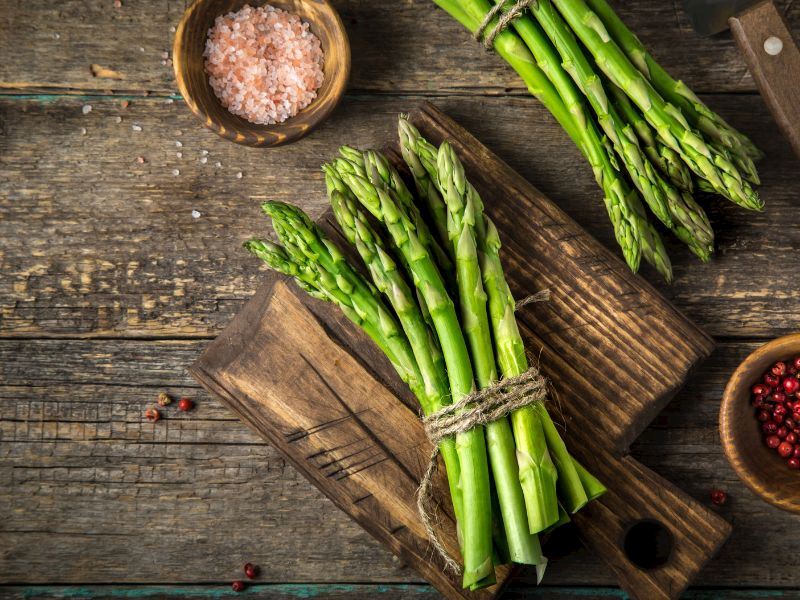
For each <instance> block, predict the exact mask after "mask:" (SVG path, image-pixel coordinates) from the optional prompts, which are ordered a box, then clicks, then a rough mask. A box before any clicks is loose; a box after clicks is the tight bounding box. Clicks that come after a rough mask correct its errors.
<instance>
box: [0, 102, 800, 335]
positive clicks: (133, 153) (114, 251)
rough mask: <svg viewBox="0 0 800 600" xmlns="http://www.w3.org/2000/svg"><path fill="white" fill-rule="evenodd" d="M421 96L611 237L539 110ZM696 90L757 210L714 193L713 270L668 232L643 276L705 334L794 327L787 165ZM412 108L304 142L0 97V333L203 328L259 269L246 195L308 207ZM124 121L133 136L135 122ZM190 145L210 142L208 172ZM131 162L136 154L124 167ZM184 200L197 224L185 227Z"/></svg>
mask: <svg viewBox="0 0 800 600" xmlns="http://www.w3.org/2000/svg"><path fill="white" fill-rule="evenodd" d="M435 100H436V102H437V103H438V105H439V106H440V107H441V108H443V109H444V111H445V112H447V113H448V114H449V115H450V116H452V117H454V118H455V119H456V120H458V121H459V122H460V123H461V124H463V125H464V126H465V127H467V128H469V129H470V130H471V131H473V132H474V133H475V135H476V136H477V137H478V138H479V139H480V140H481V141H482V142H484V143H485V144H486V145H487V146H488V147H489V148H490V149H492V150H493V151H495V152H496V153H497V154H498V155H499V156H501V157H502V158H503V159H504V160H506V161H507V162H508V163H509V164H510V165H511V166H512V167H513V168H515V169H516V170H518V171H519V172H520V173H521V174H522V175H523V176H524V177H526V178H527V179H528V180H529V181H531V182H532V183H534V185H535V186H536V187H538V188H539V189H541V190H542V191H543V192H544V193H545V194H547V195H548V196H549V197H550V198H552V199H553V200H555V201H556V202H557V203H558V204H559V205H560V206H561V207H562V208H563V209H564V210H565V211H566V212H567V213H568V214H569V215H570V216H572V217H573V218H575V219H576V220H577V221H578V222H579V223H580V224H581V225H582V226H584V227H585V228H586V229H587V230H588V231H589V233H591V234H593V235H595V236H596V237H598V238H599V239H600V240H601V241H602V242H603V243H605V244H606V245H607V246H609V247H611V248H614V247H615V242H614V241H613V237H612V231H611V226H610V224H609V222H608V217H607V216H606V214H605V209H604V207H603V205H602V202H601V200H600V197H599V191H598V189H597V186H596V184H595V183H594V181H593V178H592V175H591V172H590V170H589V167H588V166H587V164H586V163H585V162H584V161H583V160H582V159H581V158H580V156H579V155H578V152H577V150H576V149H575V148H574V147H573V146H572V145H571V142H570V141H569V140H568V138H567V136H566V135H565V134H564V133H563V132H562V131H561V130H560V129H559V128H558V126H557V125H556V124H555V123H554V122H553V120H552V119H551V117H550V116H549V115H547V114H545V112H544V111H543V109H542V108H541V107H540V106H539V105H538V103H537V102H535V101H534V100H531V99H528V98H468V97H447V98H436V99H435ZM709 100H710V102H711V103H712V104H714V105H718V106H721V107H723V108H724V110H723V112H724V113H725V116H726V117H729V118H730V119H731V121H732V122H734V123H736V124H737V125H740V126H741V127H742V128H743V129H744V130H746V131H748V132H750V133H753V134H754V137H755V139H756V141H757V142H758V143H759V144H760V145H761V146H762V147H763V148H765V149H766V151H767V153H768V158H767V159H766V160H765V161H764V162H763V163H762V165H761V167H762V168H761V170H762V177H763V180H764V185H763V187H762V188H761V191H762V195H763V197H764V199H765V200H766V202H767V208H766V210H765V211H764V212H763V213H760V214H753V213H749V212H747V211H744V210H741V209H739V208H738V207H735V206H733V205H732V204H731V203H728V202H725V201H724V200H721V199H717V198H710V199H709V201H708V202H707V203H706V204H707V205H708V206H709V209H710V214H711V218H712V221H713V222H714V224H715V226H716V229H717V231H718V234H717V237H718V244H717V245H718V252H717V255H716V257H715V258H714V259H713V260H712V262H711V263H710V264H708V265H702V264H700V263H699V262H698V261H697V260H695V259H694V257H692V256H691V255H690V253H689V252H688V251H687V250H686V249H685V248H682V247H681V246H680V244H678V243H677V242H675V241H674V240H671V239H670V240H668V243H669V249H670V251H671V252H670V253H671V256H672V258H673V261H674V264H675V271H676V279H677V281H676V283H675V284H673V285H672V286H665V285H664V284H663V283H661V282H660V281H659V278H658V277H657V276H655V275H654V274H653V273H652V272H651V271H649V270H646V269H645V270H644V274H645V276H646V277H647V278H648V279H650V280H651V281H652V282H653V283H654V284H655V285H656V286H657V287H659V288H660V289H662V290H663V291H664V292H665V294H666V295H667V296H668V297H669V298H671V299H672V300H673V301H675V303H676V304H677V305H678V307H679V308H681V309H682V310H684V311H685V312H687V313H688V314H689V316H690V317H692V318H694V319H695V320H697V321H698V322H699V323H701V324H702V325H703V326H704V327H705V328H706V329H707V330H708V331H709V332H710V333H712V334H714V335H732V336H769V335H774V334H776V333H779V332H783V331H791V330H796V329H797V328H798V327H799V326H800V310H798V308H800V304H798V302H800V294H798V291H797V286H796V277H797V273H798V271H797V270H796V269H795V270H793V269H792V268H791V264H792V260H793V259H792V257H793V251H794V250H796V249H797V248H798V247H800V229H798V228H797V227H791V226H788V224H791V223H794V222H795V215H796V196H797V183H796V177H795V174H796V172H797V162H796V160H795V159H794V158H793V157H792V156H791V154H790V152H789V150H788V146H787V145H786V142H785V141H784V140H783V138H782V137H781V136H780V135H779V134H778V132H777V129H776V128H775V126H774V125H773V124H771V123H770V121H769V117H768V116H767V112H766V109H765V108H764V106H763V104H762V103H761V100H760V98H758V97H742V96H714V97H711V98H709ZM418 101H419V98H396V97H348V98H347V99H346V100H345V102H344V104H343V106H342V107H341V108H340V109H339V110H338V111H337V112H336V113H335V114H334V116H333V117H332V119H331V120H330V121H329V122H328V123H326V124H324V125H323V126H322V128H321V129H320V130H319V131H318V132H316V133H315V134H314V135H313V136H311V137H310V138H308V139H305V140H302V141H300V142H299V143H297V144H293V145H291V146H288V147H286V148H281V149H279V150H252V149H248V148H242V147H240V146H237V145H235V144H231V143H228V142H226V141H225V140H222V139H221V138H219V137H217V136H215V135H214V134H212V133H210V132H209V131H206V130H205V129H203V128H201V127H200V126H199V124H198V123H196V121H195V119H194V117H193V116H192V115H191V114H190V113H189V111H188V109H186V108H185V107H183V106H182V105H180V104H179V103H177V102H176V103H175V104H165V103H164V101H163V100H156V99H142V100H140V101H134V102H133V103H132V104H131V106H130V107H129V108H128V109H127V110H123V109H121V108H120V105H119V101H117V100H113V99H93V100H85V99H81V98H54V97H41V98H31V99H22V98H4V99H2V100H0V123H2V133H0V144H2V147H3V152H2V155H0V185H2V186H3V188H4V189H5V190H6V192H5V193H4V194H3V195H2V197H0V269H1V270H2V272H3V273H4V277H3V278H0V336H36V337H39V336H51V335H55V336H65V335H82V336H120V335H124V336H211V335H215V334H216V333H217V332H218V331H220V330H221V328H222V327H223V326H224V325H225V324H226V323H227V322H228V321H230V319H231V318H232V317H233V315H234V314H235V313H236V312H237V311H238V309H239V308H240V307H241V305H242V302H243V300H244V299H246V298H247V297H249V296H250V295H251V294H252V293H253V291H254V290H255V287H256V286H257V284H258V281H259V280H260V277H261V276H260V267H259V265H258V264H257V263H256V261H254V260H253V259H251V258H250V257H249V256H247V255H246V253H245V252H244V251H243V250H241V248H240V244H241V242H242V241H244V240H245V239H247V238H248V237H250V236H252V235H254V234H257V233H263V232H264V231H265V230H266V229H267V227H268V225H267V221H266V219H262V218H261V217H260V211H259V209H258V203H259V202H261V201H263V200H265V199H267V198H270V199H279V200H286V201H291V202H298V203H300V204H301V205H302V206H303V207H304V208H306V209H307V210H309V211H310V213H311V214H312V215H314V216H316V215H319V214H320V213H321V211H322V210H323V208H324V206H325V195H324V185H323V182H322V178H321V173H320V172H319V170H318V168H319V165H320V163H321V162H322V161H323V160H325V159H327V158H329V157H331V156H332V155H333V154H334V153H335V151H336V148H337V146H338V145H339V144H341V143H344V142H348V143H353V144H358V145H362V146H370V145H375V144H379V143H381V142H382V141H383V140H385V139H387V138H388V137H389V135H390V132H391V131H392V129H393V127H394V123H395V117H396V114H397V113H398V112H400V111H402V110H408V109H410V108H413V107H414V106H415V105H416V103H417V102H418ZM84 102H91V104H92V106H93V110H92V112H90V113H89V114H88V115H83V114H82V113H81V106H82V105H83V104H84ZM118 117H119V118H121V119H122V121H121V122H120V123H117V122H116V119H117V118H118ZM164 123H170V125H168V126H165V125H164ZM133 124H138V125H140V126H141V127H142V128H143V131H141V132H134V131H133V130H132V129H131V126H132V125H133ZM81 128H86V131H87V133H86V135H81ZM342 132H347V133H346V134H343V133H342ZM176 141H180V142H181V144H182V147H181V148H178V147H177V146H176ZM202 150H208V151H209V152H210V154H209V156H208V157H207V159H208V160H207V163H206V164H201V162H200V159H201V158H202V157H201V151H202ZM177 152H181V153H182V158H180V159H179V158H177V156H176V154H177ZM137 156H143V157H145V158H146V160H147V162H146V163H145V164H138V163H137V162H136V157H137ZM218 163H219V164H220V165H221V166H219V167H217V166H216V165H217V164H218ZM173 169H179V171H180V174H179V175H177V176H176V175H173ZM238 172H242V173H243V177H242V179H237V178H236V174H237V173H238ZM193 209H197V210H198V211H199V212H200V213H202V216H201V217H200V218H198V219H193V218H192V217H191V211H192V210H193ZM615 251H616V249H615Z"/></svg>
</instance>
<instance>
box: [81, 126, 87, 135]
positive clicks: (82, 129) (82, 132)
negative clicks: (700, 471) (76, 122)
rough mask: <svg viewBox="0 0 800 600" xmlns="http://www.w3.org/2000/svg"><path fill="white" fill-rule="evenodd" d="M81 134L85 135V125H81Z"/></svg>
mask: <svg viewBox="0 0 800 600" xmlns="http://www.w3.org/2000/svg"><path fill="white" fill-rule="evenodd" d="M81 135H86V127H81Z"/></svg>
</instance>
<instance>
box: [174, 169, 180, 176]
mask: <svg viewBox="0 0 800 600" xmlns="http://www.w3.org/2000/svg"><path fill="white" fill-rule="evenodd" d="M172 174H173V175H175V176H177V175H180V174H181V172H180V171H179V170H178V169H172Z"/></svg>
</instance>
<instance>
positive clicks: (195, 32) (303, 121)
mask: <svg viewBox="0 0 800 600" xmlns="http://www.w3.org/2000/svg"><path fill="white" fill-rule="evenodd" d="M246 4H250V5H251V6H261V5H263V4H265V2H264V0H196V1H195V2H194V4H192V5H191V6H190V7H189V8H188V9H187V10H186V12H185V13H184V14H183V18H182V19H181V22H180V24H179V25H178V28H177V30H176V32H175V43H174V45H173V62H174V65H175V78H176V79H177V82H178V89H179V90H180V93H181V95H183V98H184V100H186V104H188V105H189V108H190V109H192V112H193V113H194V114H196V115H197V116H198V117H199V118H200V119H201V120H202V121H203V124H204V125H205V126H206V127H208V128H209V129H211V130H212V131H215V132H217V133H218V134H219V135H221V136H222V137H224V138H226V139H229V140H231V141H233V142H236V143H237V144H244V145H246V146H267V147H269V146H280V145H282V144H288V143H290V142H294V141H296V140H299V139H300V138H301V137H303V136H304V135H307V134H308V133H309V132H310V131H312V130H313V129H314V128H315V127H316V126H317V125H319V124H320V123H322V121H324V120H325V118H326V117H327V116H328V115H329V114H330V113H331V111H333V109H334V108H336V105H337V104H338V103H339V100H341V98H342V95H343V94H344V90H345V87H346V85H347V78H348V76H349V74H350V45H349V43H348V41H347V33H346V32H345V29H344V25H343V24H342V20H341V19H340V18H339V15H338V14H337V12H336V11H335V10H334V9H333V7H332V6H331V5H330V4H329V3H328V2H327V1H326V0H269V4H271V5H272V6H274V7H275V8H281V9H283V10H286V11H288V12H292V13H294V14H296V15H298V16H299V17H300V18H301V19H302V20H303V21H305V22H307V23H308V24H309V26H310V28H311V31H312V32H313V33H314V34H315V35H316V36H317V37H318V38H319V40H320V42H321V43H322V49H323V51H324V52H325V64H324V66H323V71H324V74H325V79H324V81H323V83H322V86H320V88H319V90H317V97H316V99H315V100H314V101H313V102H312V103H311V104H309V105H308V106H307V107H306V108H304V109H303V110H302V111H300V112H299V113H297V114H296V115H295V116H294V117H292V118H290V119H287V120H286V121H284V122H283V123H277V124H275V125H256V124H254V123H250V122H249V121H247V120H245V119H243V118H241V117H238V116H236V115H234V114H232V113H230V112H229V111H228V109H226V108H225V107H224V106H222V104H221V103H220V101H219V99H218V98H217V96H216V94H214V90H213V89H211V85H210V84H209V82H208V75H207V74H206V71H205V65H204V62H205V60H204V58H203V51H204V50H205V47H206V39H207V37H208V30H209V29H210V28H211V26H212V25H213V24H214V19H216V18H217V17H218V16H220V15H222V14H226V13H228V12H231V11H236V10H239V9H240V8H242V7H243V6H245V5H246Z"/></svg>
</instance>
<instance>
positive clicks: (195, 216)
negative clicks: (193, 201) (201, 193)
mask: <svg viewBox="0 0 800 600" xmlns="http://www.w3.org/2000/svg"><path fill="white" fill-rule="evenodd" d="M192 218H193V219H199V218H200V211H199V210H193V211H192Z"/></svg>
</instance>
